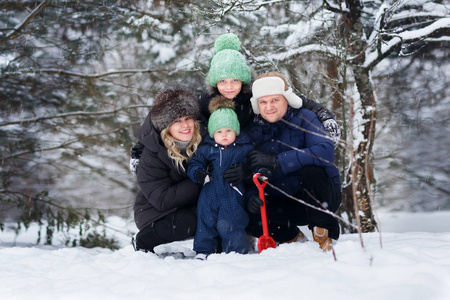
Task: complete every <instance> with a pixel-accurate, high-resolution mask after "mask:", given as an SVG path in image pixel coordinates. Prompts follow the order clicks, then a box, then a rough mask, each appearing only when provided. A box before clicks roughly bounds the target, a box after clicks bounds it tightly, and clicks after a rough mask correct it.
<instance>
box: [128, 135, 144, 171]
mask: <svg viewBox="0 0 450 300" xmlns="http://www.w3.org/2000/svg"><path fill="white" fill-rule="evenodd" d="M144 147H145V146H144V144H142V143H141V142H137V143H136V144H135V145H134V146H133V147H132V148H131V150H130V171H131V174H133V175H134V176H136V175H137V172H138V166H139V159H140V158H141V154H142V149H144Z"/></svg>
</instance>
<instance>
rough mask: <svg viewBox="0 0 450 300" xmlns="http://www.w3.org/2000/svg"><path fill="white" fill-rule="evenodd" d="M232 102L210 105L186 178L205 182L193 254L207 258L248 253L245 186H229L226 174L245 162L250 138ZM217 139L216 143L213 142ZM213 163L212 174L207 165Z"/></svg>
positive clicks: (199, 202)
mask: <svg viewBox="0 0 450 300" xmlns="http://www.w3.org/2000/svg"><path fill="white" fill-rule="evenodd" d="M233 108H234V104H233V102H232V101H231V100H229V101H227V100H226V99H225V98H221V97H218V99H217V100H216V101H215V100H214V99H213V100H212V101H211V104H210V106H209V109H210V111H211V112H212V113H211V116H210V118H209V120H208V132H209V136H207V137H206V138H205V140H204V143H203V144H202V146H200V147H199V148H198V150H197V152H196V154H195V156H194V157H193V158H192V159H191V161H190V162H189V165H188V169H187V175H188V176H189V177H190V178H191V179H192V180H193V181H195V182H199V183H202V184H203V183H204V185H203V188H202V191H201V193H200V197H199V200H198V205H197V231H196V233H195V238H194V251H195V252H197V254H203V255H205V256H207V255H209V254H211V253H215V252H216V251H217V250H218V249H220V247H219V245H218V241H219V240H221V241H222V242H221V245H220V246H221V248H222V251H224V252H226V253H229V252H233V251H234V252H237V253H243V254H245V253H248V251H249V247H250V245H249V240H248V236H247V233H246V232H245V228H246V227H247V225H248V220H249V219H248V215H247V212H246V211H245V209H244V196H243V194H244V190H243V188H244V187H243V184H242V183H240V184H238V185H236V186H232V185H230V184H228V183H227V182H226V181H225V180H224V178H223V173H224V172H225V170H227V169H228V168H229V167H230V166H231V165H233V164H235V163H240V162H243V163H245V162H246V160H247V158H246V155H247V153H248V152H249V151H250V150H252V148H253V146H252V145H251V140H250V138H249V137H248V136H247V135H246V134H245V133H241V134H240V126H239V121H238V119H237V116H236V113H235V112H234V110H233ZM213 138H214V140H213ZM209 162H211V163H212V164H213V170H212V171H211V173H210V174H209V173H208V172H207V171H206V166H207V164H208V163H209Z"/></svg>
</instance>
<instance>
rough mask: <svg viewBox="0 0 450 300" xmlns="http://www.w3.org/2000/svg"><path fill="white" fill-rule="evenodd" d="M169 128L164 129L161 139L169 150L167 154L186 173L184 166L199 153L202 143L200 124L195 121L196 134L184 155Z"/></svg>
mask: <svg viewBox="0 0 450 300" xmlns="http://www.w3.org/2000/svg"><path fill="white" fill-rule="evenodd" d="M169 127H170V125H169V126H168V127H166V128H164V129H163V130H162V131H161V139H162V141H163V143H164V145H165V146H166V148H167V154H168V155H169V157H170V158H171V159H172V160H173V163H174V165H175V167H177V168H179V169H181V170H183V171H186V169H185V167H184V164H185V163H188V162H189V161H190V160H191V158H192V156H194V154H195V152H196V151H197V148H198V145H199V144H200V142H201V141H202V136H201V135H200V123H199V122H198V121H195V123H194V134H193V136H192V139H191V141H190V142H189V144H188V145H187V147H186V153H185V154H183V153H182V149H181V148H180V147H179V146H178V145H177V143H176V141H177V140H176V139H175V138H174V137H173V136H172V135H171V134H170V133H169Z"/></svg>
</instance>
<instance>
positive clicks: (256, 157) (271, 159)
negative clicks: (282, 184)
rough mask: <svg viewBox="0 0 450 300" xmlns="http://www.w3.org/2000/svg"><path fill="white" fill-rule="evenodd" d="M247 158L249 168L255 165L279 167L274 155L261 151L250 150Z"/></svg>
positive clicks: (271, 167)
mask: <svg viewBox="0 0 450 300" xmlns="http://www.w3.org/2000/svg"><path fill="white" fill-rule="evenodd" d="M247 158H248V161H249V164H250V169H253V168H256V167H266V168H270V169H272V170H275V169H276V168H279V167H280V164H279V163H278V158H277V157H276V156H275V155H271V154H266V153H263V152H261V151H257V150H252V151H250V153H249V154H248V155H247Z"/></svg>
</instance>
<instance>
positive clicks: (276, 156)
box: [246, 72, 342, 251]
mask: <svg viewBox="0 0 450 300" xmlns="http://www.w3.org/2000/svg"><path fill="white" fill-rule="evenodd" d="M252 93H253V97H252V98H251V99H250V101H251V104H252V108H253V112H254V113H255V114H256V117H255V120H254V122H253V124H252V125H251V126H249V127H248V129H247V130H246V131H247V134H249V135H250V137H251V138H252V139H253V141H254V145H255V150H253V151H251V152H250V153H249V155H248V159H249V166H250V169H252V170H254V169H261V168H262V169H267V170H269V173H270V174H271V175H270V176H269V183H271V184H272V185H274V186H275V187H276V188H277V189H275V188H271V187H270V186H267V187H266V189H265V192H266V209H267V217H268V223H269V232H270V234H271V236H272V237H273V238H274V240H275V241H276V242H278V243H289V242H295V241H304V240H306V238H305V236H304V235H303V233H302V232H301V231H300V230H299V229H298V226H303V225H308V227H309V229H310V230H312V235H313V239H314V241H316V242H318V243H319V246H320V248H321V249H323V250H324V251H329V250H331V248H332V239H334V240H337V239H338V238H339V223H338V221H337V220H336V218H335V217H333V216H332V215H330V214H329V213H327V212H324V210H325V211H328V212H336V210H337V209H338V208H339V205H340V204H341V198H342V195H341V183H340V178H339V171H338V169H337V168H336V166H335V165H334V164H333V162H334V145H333V141H332V140H331V139H330V138H329V137H328V136H327V134H326V131H325V129H324V127H323V126H322V124H321V122H320V121H319V120H318V119H317V116H316V115H315V114H314V113H313V112H312V111H310V110H308V109H305V108H302V99H301V98H300V97H298V96H297V95H295V94H294V93H293V92H292V89H291V88H289V87H288V85H287V82H286V79H285V78H284V76H283V75H282V74H280V73H277V72H271V73H266V74H263V75H260V76H259V77H258V78H257V80H255V82H254V83H253V86H252ZM278 189H279V190H278ZM280 190H281V191H280ZM289 195H290V196H293V197H295V198H297V199H301V200H303V201H305V202H306V203H309V204H311V205H313V206H314V207H318V208H320V209H321V210H317V209H315V208H312V207H310V206H307V205H304V204H302V203H300V202H299V201H297V200H295V199H292V198H291V197H289ZM246 199H247V200H246V208H247V211H248V212H249V215H250V223H249V226H248V228H247V231H248V232H249V233H250V234H251V235H253V236H256V237H258V236H260V235H261V234H262V228H261V216H260V206H261V205H262V204H263V202H262V200H261V199H260V198H259V196H258V193H257V190H256V187H254V186H252V185H249V187H248V189H247V192H246Z"/></svg>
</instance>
